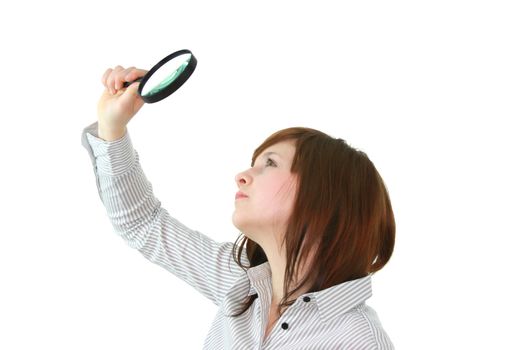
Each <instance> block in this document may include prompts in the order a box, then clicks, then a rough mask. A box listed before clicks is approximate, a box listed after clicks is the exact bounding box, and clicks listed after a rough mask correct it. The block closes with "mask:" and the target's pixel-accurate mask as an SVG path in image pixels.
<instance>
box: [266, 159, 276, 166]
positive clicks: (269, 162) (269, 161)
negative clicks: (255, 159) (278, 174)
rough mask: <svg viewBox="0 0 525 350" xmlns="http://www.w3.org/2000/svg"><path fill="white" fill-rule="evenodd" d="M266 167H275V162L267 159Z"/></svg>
mask: <svg viewBox="0 0 525 350" xmlns="http://www.w3.org/2000/svg"><path fill="white" fill-rule="evenodd" d="M266 166H275V162H274V161H273V160H272V159H271V158H268V159H267V160H266Z"/></svg>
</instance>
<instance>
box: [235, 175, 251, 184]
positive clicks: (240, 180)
mask: <svg viewBox="0 0 525 350" xmlns="http://www.w3.org/2000/svg"><path fill="white" fill-rule="evenodd" d="M235 182H236V183H237V186H241V185H247V184H248V183H249V182H250V176H249V175H248V174H246V172H242V173H238V174H237V175H235Z"/></svg>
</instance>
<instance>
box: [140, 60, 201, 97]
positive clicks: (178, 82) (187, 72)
mask: <svg viewBox="0 0 525 350" xmlns="http://www.w3.org/2000/svg"><path fill="white" fill-rule="evenodd" d="M186 53H189V54H190V55H191V56H190V60H189V62H188V65H187V66H186V68H184V70H183V71H182V73H180V75H179V76H178V77H177V79H175V81H173V82H172V83H171V84H170V85H168V86H167V87H166V88H164V89H163V90H161V91H160V92H158V93H156V94H153V95H152V96H142V88H143V87H144V85H146V82H147V81H148V79H149V78H150V77H151V76H152V75H153V73H155V72H156V71H157V70H158V69H159V68H160V67H162V66H163V65H164V64H165V63H166V62H168V61H170V60H171V59H173V58H175V57H177V56H180V55H183V54H186ZM196 66H197V59H196V58H195V56H194V55H193V53H192V52H191V51H190V50H179V51H176V52H174V53H172V54H170V55H168V56H166V57H164V58H163V59H162V60H161V61H160V62H159V63H157V64H156V65H155V66H153V68H151V69H150V70H149V72H148V73H146V75H144V76H143V77H141V78H139V79H141V80H140V85H139V89H138V93H139V95H140V97H142V99H143V100H144V102H146V103H154V102H157V101H160V100H162V99H164V98H166V97H168V96H169V95H171V94H172V93H174V92H175V91H176V90H177V89H178V88H180V87H181V86H182V84H184V83H185V82H186V80H188V78H189V77H190V76H191V74H192V73H193V71H194V70H195V67H196ZM137 80H138V79H137ZM130 84H131V83H130Z"/></svg>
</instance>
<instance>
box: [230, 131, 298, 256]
mask: <svg viewBox="0 0 525 350" xmlns="http://www.w3.org/2000/svg"><path fill="white" fill-rule="evenodd" d="M294 154H295V145H294V142H293V141H283V142H279V143H276V144H275V145H272V146H270V147H268V148H267V149H265V150H264V151H263V152H262V153H261V154H260V155H259V156H258V157H257V159H256V160H255V163H254V165H253V167H251V168H249V169H247V170H245V171H243V172H241V173H239V174H237V176H235V181H236V183H237V186H238V188H239V191H240V192H242V193H243V194H245V195H246V196H247V197H240V198H239V197H236V199H235V211H234V212H233V215H232V221H233V224H234V225H235V227H237V228H238V229H239V230H241V232H243V233H244V235H245V236H247V237H248V238H250V239H251V240H253V241H255V242H256V243H258V244H259V245H261V246H263V247H264V246H265V245H266V244H265V242H270V241H273V242H275V239H279V241H278V242H280V239H281V238H282V234H284V230H285V229H286V224H287V222H288V218H289V217H290V214H291V212H292V207H293V202H294V199H295V191H296V184H297V182H296V175H295V174H292V173H290V168H291V165H292V160H293V157H294Z"/></svg>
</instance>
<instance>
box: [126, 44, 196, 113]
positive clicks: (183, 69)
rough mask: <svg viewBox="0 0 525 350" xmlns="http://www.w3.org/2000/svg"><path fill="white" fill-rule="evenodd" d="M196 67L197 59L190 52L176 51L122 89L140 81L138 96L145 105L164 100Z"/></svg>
mask: <svg viewBox="0 0 525 350" xmlns="http://www.w3.org/2000/svg"><path fill="white" fill-rule="evenodd" d="M196 66H197V58H195V55H193V53H192V52H191V51H190V50H179V51H176V52H174V53H172V54H170V55H168V56H166V57H164V58H163V59H162V60H160V61H159V63H157V64H156V65H155V66H153V68H151V69H150V70H149V71H148V73H146V75H144V76H143V77H140V78H138V79H135V80H134V81H132V82H125V83H124V87H128V86H130V85H131V84H133V83H135V82H137V81H140V85H139V88H138V94H139V95H140V97H141V98H142V99H143V100H144V102H146V103H154V102H158V101H160V100H163V99H165V98H166V97H168V96H169V95H171V94H172V93H174V92H175V91H176V90H177V89H178V88H180V87H181V86H182V84H184V83H185V82H186V80H188V78H189V77H190V76H191V74H192V73H193V71H194V70H195V67H196Z"/></svg>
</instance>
